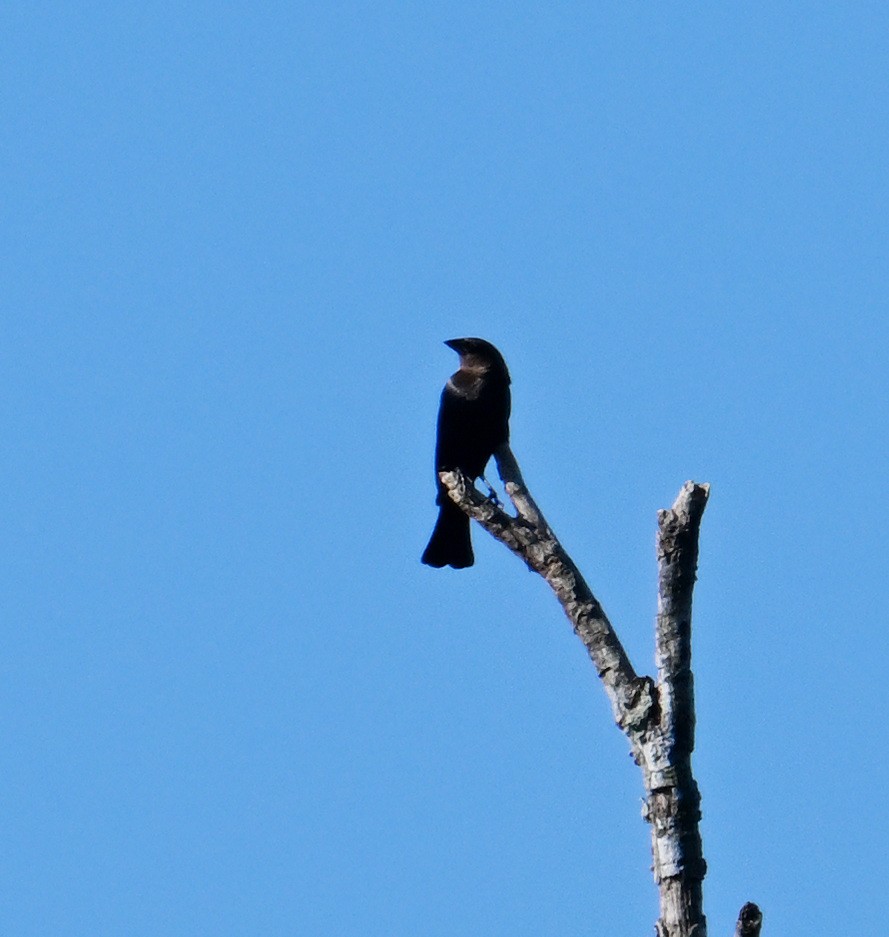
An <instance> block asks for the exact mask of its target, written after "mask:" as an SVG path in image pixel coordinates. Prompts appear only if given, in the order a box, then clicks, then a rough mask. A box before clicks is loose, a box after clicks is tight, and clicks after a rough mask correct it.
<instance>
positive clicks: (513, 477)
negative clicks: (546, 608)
mask: <svg viewBox="0 0 889 937" xmlns="http://www.w3.org/2000/svg"><path fill="white" fill-rule="evenodd" d="M494 457H495V459H496V460H497V467H498V470H499V472H500V478H501V479H502V480H503V483H504V486H505V488H506V493H507V494H508V495H509V498H510V500H511V501H512V503H513V505H514V507H515V509H516V516H512V515H511V514H508V513H507V512H506V511H504V510H503V509H502V508H501V507H500V506H499V505H497V504H495V503H494V502H493V501H492V500H491V499H490V498H486V497H484V496H483V495H482V494H481V493H480V492H478V491H477V490H476V489H475V487H474V485H472V484H471V483H470V482H468V481H467V479H466V478H465V477H464V476H463V475H462V473H461V472H459V471H451V472H442V473H441V474H440V476H439V477H440V478H441V481H442V483H443V484H444V486H445V488H446V489H447V491H448V495H449V497H450V498H451V499H452V500H453V501H454V502H456V503H457V504H458V505H460V507H461V508H462V509H463V510H464V511H465V512H466V513H467V514H468V515H469V516H470V517H473V518H475V519H476V520H477V521H478V522H479V524H481V526H482V527H484V528H485V530H487V531H488V533H489V534H491V536H493V537H495V538H496V539H497V540H499V541H500V542H501V543H502V544H504V545H505V546H506V547H507V548H508V549H510V550H511V551H512V552H513V553H515V554H516V556H518V557H520V558H521V559H522V560H523V561H524V562H525V563H526V564H527V565H528V567H529V568H531V569H533V570H534V571H535V572H537V573H539V574H540V575H541V576H543V578H544V579H545V580H546V581H547V583H549V585H550V588H552V590H553V592H555V594H556V597H557V598H558V600H559V603H560V604H561V606H562V608H563V609H564V611H565V614H566V615H567V616H568V619H569V621H570V622H571V624H572V625H573V627H574V631H575V633H576V634H577V636H578V637H579V638H580V639H581V641H582V642H583V644H584V647H586V649H587V653H588V654H589V656H590V659H591V660H592V662H593V664H594V666H595V668H596V672H597V673H598V674H599V676H600V677H601V679H602V684H603V686H604V688H605V692H606V693H607V695H608V698H609V700H610V702H611V708H612V712H613V714H614V719H615V721H616V722H617V724H618V726H619V727H620V728H621V729H622V730H623V732H624V733H625V734H626V736H627V739H628V740H629V742H630V747H631V750H632V753H633V758H634V759H635V761H636V764H638V765H639V767H640V768H641V769H642V778H643V783H644V786H645V794H646V799H645V807H644V809H643V815H644V817H645V819H646V820H647V821H648V822H649V824H650V825H651V837H652V855H653V859H654V862H653V872H654V877H655V882H656V883H657V886H658V890H659V893H660V918H659V920H658V922H657V933H658V937H706V935H707V921H706V918H705V917H704V912H703V898H702V888H701V884H702V882H703V879H704V875H705V873H706V864H705V862H704V858H703V851H702V848H701V837H700V833H699V830H698V821H699V820H700V794H699V793H698V787H697V784H696V783H695V779H694V776H693V774H692V770H691V753H692V750H693V748H694V726H695V712H694V682H693V677H692V670H691V604H692V591H693V589H694V582H695V573H696V569H697V559H698V535H699V531H700V524H701V518H702V516H703V513H704V508H705V507H706V504H707V497H708V494H709V487H708V486H707V485H698V484H695V483H694V482H687V483H686V484H685V485H684V486H683V488H682V490H681V491H680V493H679V496H678V497H677V499H676V502H675V503H674V504H673V507H672V508H671V509H670V510H668V511H661V512H659V514H658V540H657V556H658V567H659V588H658V617H657V626H656V661H657V680H655V679H654V678H652V677H649V676H638V675H637V674H636V671H635V670H634V669H633V666H632V664H631V663H630V660H629V658H628V656H627V653H626V651H625V650H624V648H623V645H622V644H621V642H620V639H619V638H618V636H617V634H616V632H615V630H614V628H613V627H612V625H611V622H610V621H609V620H608V617H607V615H606V614H605V612H604V610H603V609H602V606H601V604H600V603H599V601H598V599H597V598H596V597H595V595H593V592H592V590H591V589H590V587H589V586H588V585H587V583H586V581H585V580H584V578H583V576H582V575H581V574H580V571H579V570H578V568H577V566H576V565H575V563H574V561H573V560H572V559H571V557H570V556H569V555H568V554H567V553H566V551H565V549H564V547H563V546H562V545H561V543H560V542H559V540H558V539H557V537H556V536H555V534H554V533H553V532H552V529H551V528H550V526H549V524H547V522H546V519H545V518H544V516H543V513H542V512H541V510H540V508H539V507H538V506H537V504H536V503H535V501H534V499H533V498H532V497H531V494H530V492H529V491H528V488H527V486H526V485H525V481H524V479H523V478H522V473H521V470H520V469H519V465H518V462H517V461H516V459H515V456H514V455H513V453H512V451H511V449H510V448H509V446H503V447H502V448H501V449H499V450H498V451H497V452H495V453H494ZM748 907H751V908H755V907H756V906H755V905H745V909H746V908H748ZM757 911H758V909H757ZM743 913H744V912H743V910H742V915H743ZM761 920H762V918H761V915H760V918H759V923H760V924H761ZM738 926H739V927H740V926H741V921H740V919H739V922H738ZM758 927H759V925H757V930H756V934H755V935H754V933H753V931H749V932H748V931H744V932H741V931H738V934H739V935H741V934H743V937H748V933H749V935H750V937H756V935H758V933H759V930H758Z"/></svg>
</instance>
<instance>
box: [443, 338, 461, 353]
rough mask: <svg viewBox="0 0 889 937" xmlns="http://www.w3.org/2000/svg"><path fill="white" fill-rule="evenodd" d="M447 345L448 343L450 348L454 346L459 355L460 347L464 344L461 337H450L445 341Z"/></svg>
mask: <svg viewBox="0 0 889 937" xmlns="http://www.w3.org/2000/svg"><path fill="white" fill-rule="evenodd" d="M445 345H447V346H448V348H453V349H454V351H456V352H457V354H458V355H459V354H460V348H461V346H462V345H463V340H462V339H460V338H449V339H448V340H447V341H446V342H445Z"/></svg>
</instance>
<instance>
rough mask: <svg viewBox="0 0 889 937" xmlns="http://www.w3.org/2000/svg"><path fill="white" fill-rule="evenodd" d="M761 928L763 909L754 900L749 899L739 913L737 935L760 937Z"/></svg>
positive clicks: (736, 936) (739, 936) (741, 936)
mask: <svg viewBox="0 0 889 937" xmlns="http://www.w3.org/2000/svg"><path fill="white" fill-rule="evenodd" d="M761 928H762V911H760V910H759V908H758V907H757V906H756V905H755V904H754V903H753V902H752V901H748V902H747V904H745V905H744V907H743V908H741V912H740V914H738V923H737V925H736V927H735V937H759V932H760V930H761Z"/></svg>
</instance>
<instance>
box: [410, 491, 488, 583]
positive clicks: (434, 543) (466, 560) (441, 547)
mask: <svg viewBox="0 0 889 937" xmlns="http://www.w3.org/2000/svg"><path fill="white" fill-rule="evenodd" d="M422 561H423V562H424V563H425V564H426V565H427V566H435V567H437V568H440V567H442V566H452V567H453V568H454V569H465V568H466V567H467V566H472V564H473V563H474V562H475V557H474V556H473V555H472V541H471V540H470V537H469V518H468V517H467V516H466V515H465V514H464V513H463V512H462V511H461V510H460V508H458V507H457V505H456V504H454V502H453V501H451V500H450V498H446V499H445V501H444V502H443V503H442V505H441V507H440V508H439V509H438V520H437V521H436V522H435V529H434V530H433V531H432V536H431V537H430V538H429V543H428V544H427V545H426V549H425V550H424V551H423V557H422Z"/></svg>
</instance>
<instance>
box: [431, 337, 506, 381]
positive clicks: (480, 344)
mask: <svg viewBox="0 0 889 937" xmlns="http://www.w3.org/2000/svg"><path fill="white" fill-rule="evenodd" d="M445 345H447V346H448V348H453V349H454V351H456V352H457V354H458V355H459V356H460V367H461V368H463V369H464V370H466V371H478V372H482V373H485V372H487V371H490V370H491V369H492V368H494V369H495V370H498V371H502V372H503V373H504V374H507V376H508V372H507V370H506V362H505V361H504V360H503V355H501V354H500V352H499V351H497V349H496V348H495V347H494V346H493V345H492V344H491V343H490V342H486V341H485V340H484V339H483V338H449V339H448V340H447V341H446V342H445Z"/></svg>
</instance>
